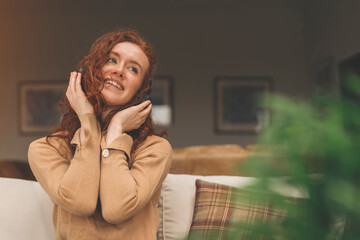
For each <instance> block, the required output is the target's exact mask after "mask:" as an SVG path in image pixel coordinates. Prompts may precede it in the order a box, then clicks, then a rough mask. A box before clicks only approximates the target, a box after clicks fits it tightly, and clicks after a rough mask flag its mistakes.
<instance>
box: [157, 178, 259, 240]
mask: <svg viewBox="0 0 360 240" xmlns="http://www.w3.org/2000/svg"><path fill="white" fill-rule="evenodd" d="M196 179H202V180H206V181H209V182H215V183H220V184H225V185H229V186H234V187H242V186H246V185H249V184H251V183H254V181H255V180H256V179H255V178H251V177H238V176H197V175H186V174H168V175H167V177H166V179H165V181H164V183H163V185H162V193H161V194H162V196H161V201H160V204H159V208H160V209H159V212H160V214H161V218H162V226H160V228H159V234H158V239H164V240H170V239H182V238H185V237H186V236H187V234H188V233H189V229H190V226H191V222H192V216H193V211H194V203H195V192H196V187H195V181H196Z"/></svg>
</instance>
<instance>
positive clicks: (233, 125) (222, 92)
mask: <svg viewBox="0 0 360 240" xmlns="http://www.w3.org/2000/svg"><path fill="white" fill-rule="evenodd" d="M271 90H272V78H270V77H246V76H239V77H235V76H233V77H216V78H215V80H214V100H215V103H214V108H215V109H214V120H215V121H214V123H215V132H216V133H227V134H242V133H257V132H259V131H260V130H261V129H262V128H263V127H265V126H266V125H267V124H268V123H269V121H270V113H269V111H268V110H267V109H264V108H261V107H259V103H260V102H261V100H262V98H263V97H264V96H265V94H266V93H269V92H270V91H271Z"/></svg>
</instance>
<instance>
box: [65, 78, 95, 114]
mask: <svg viewBox="0 0 360 240" xmlns="http://www.w3.org/2000/svg"><path fill="white" fill-rule="evenodd" d="M66 97H67V98H68V100H69V103H70V105H71V107H72V108H73V109H74V111H75V112H76V114H77V115H78V116H80V115H82V114H84V113H91V112H93V107H92V105H91V104H90V102H89V101H88V100H87V98H86V96H85V93H84V92H83V90H82V88H81V73H78V72H71V73H70V80H69V86H68V89H67V91H66Z"/></svg>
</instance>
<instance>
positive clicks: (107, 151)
mask: <svg viewBox="0 0 360 240" xmlns="http://www.w3.org/2000/svg"><path fill="white" fill-rule="evenodd" d="M109 154H110V153H109V149H107V148H105V149H104V150H103V152H102V155H103V157H105V158H106V157H108V156H109Z"/></svg>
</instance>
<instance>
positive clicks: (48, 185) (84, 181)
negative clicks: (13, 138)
mask: <svg viewBox="0 0 360 240" xmlns="http://www.w3.org/2000/svg"><path fill="white" fill-rule="evenodd" d="M80 122H81V128H83V129H84V133H85V134H84V135H85V138H84V139H83V142H82V144H80V129H78V130H77V132H76V133H75V135H74V137H73V139H72V141H71V143H72V144H75V145H76V151H75V154H74V156H73V157H72V159H69V156H71V154H70V153H69V152H68V153H67V157H66V154H65V153H66V150H67V151H69V149H68V147H67V146H66V144H65V142H64V140H62V139H61V138H49V141H50V143H51V144H52V145H53V146H51V145H50V144H49V143H48V142H47V141H46V138H41V139H39V140H36V141H34V142H32V143H31V144H30V146H29V151H28V159H29V164H30V167H31V169H32V171H33V173H34V175H35V177H36V179H37V180H38V182H39V183H40V185H41V186H42V187H43V188H44V190H45V191H46V192H47V193H48V195H49V196H50V198H51V200H52V201H53V202H54V203H56V204H58V205H60V206H61V207H62V208H64V209H66V210H67V211H69V212H70V213H72V214H75V215H79V216H90V215H92V214H93V213H94V211H95V209H96V204H97V200H98V195H99V180H100V141H101V131H100V127H99V124H98V121H97V119H96V117H95V115H94V114H90V113H89V114H84V115H82V116H81V117H80ZM70 158H71V157H70Z"/></svg>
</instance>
